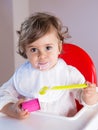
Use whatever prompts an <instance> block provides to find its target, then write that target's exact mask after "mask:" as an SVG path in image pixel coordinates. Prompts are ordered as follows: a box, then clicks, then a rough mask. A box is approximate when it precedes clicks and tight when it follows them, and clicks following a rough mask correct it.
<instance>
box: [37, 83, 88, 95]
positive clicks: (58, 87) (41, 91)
mask: <svg viewBox="0 0 98 130" xmlns="http://www.w3.org/2000/svg"><path fill="white" fill-rule="evenodd" d="M86 87H87V85H86V84H72V85H66V86H53V87H51V88H49V87H48V86H44V87H43V88H41V89H40V91H39V94H41V95H44V94H46V92H47V91H48V90H66V89H80V88H86Z"/></svg>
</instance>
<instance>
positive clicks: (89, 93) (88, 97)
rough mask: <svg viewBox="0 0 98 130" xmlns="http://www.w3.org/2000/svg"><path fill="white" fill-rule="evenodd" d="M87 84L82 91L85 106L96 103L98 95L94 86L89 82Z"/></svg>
mask: <svg viewBox="0 0 98 130" xmlns="http://www.w3.org/2000/svg"><path fill="white" fill-rule="evenodd" d="M86 83H87V88H85V89H83V93H82V98H83V100H84V102H85V103H86V104H87V105H94V104H96V103H97V102H98V93H97V91H96V85H95V84H92V83H90V82H86Z"/></svg>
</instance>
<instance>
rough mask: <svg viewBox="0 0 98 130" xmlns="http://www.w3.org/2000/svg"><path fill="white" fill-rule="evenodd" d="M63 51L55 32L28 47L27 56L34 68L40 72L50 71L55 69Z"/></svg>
mask: <svg viewBox="0 0 98 130" xmlns="http://www.w3.org/2000/svg"><path fill="white" fill-rule="evenodd" d="M61 49H62V44H61V43H60V41H59V39H58V37H57V34H56V32H55V31H52V32H49V33H47V34H45V35H44V36H43V37H41V38H39V39H38V40H36V41H34V42H33V43H31V44H29V45H27V46H26V55H27V58H28V60H29V61H30V63H31V64H32V66H33V67H34V68H36V69H39V70H49V69H51V68H52V67H54V66H55V65H56V63H57V60H58V55H59V54H60V52H61Z"/></svg>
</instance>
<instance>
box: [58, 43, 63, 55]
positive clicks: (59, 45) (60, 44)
mask: <svg viewBox="0 0 98 130" xmlns="http://www.w3.org/2000/svg"><path fill="white" fill-rule="evenodd" d="M58 47H59V54H60V53H61V52H62V42H60V43H59V44H58Z"/></svg>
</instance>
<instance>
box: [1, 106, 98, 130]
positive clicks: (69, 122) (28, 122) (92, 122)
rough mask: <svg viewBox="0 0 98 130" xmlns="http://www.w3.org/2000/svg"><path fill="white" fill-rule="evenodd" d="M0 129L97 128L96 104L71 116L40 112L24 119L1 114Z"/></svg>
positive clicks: (90, 129) (83, 129) (97, 129)
mask: <svg viewBox="0 0 98 130" xmlns="http://www.w3.org/2000/svg"><path fill="white" fill-rule="evenodd" d="M0 130H98V105H96V106H94V107H92V108H91V107H84V108H83V109H81V110H80V112H78V113H77V114H76V115H75V116H74V117H71V118H67V117H62V116H54V115H49V114H45V113H40V112H33V113H32V114H31V115H30V117H29V118H27V119H24V120H17V119H13V118H10V117H7V116H2V117H0Z"/></svg>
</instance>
